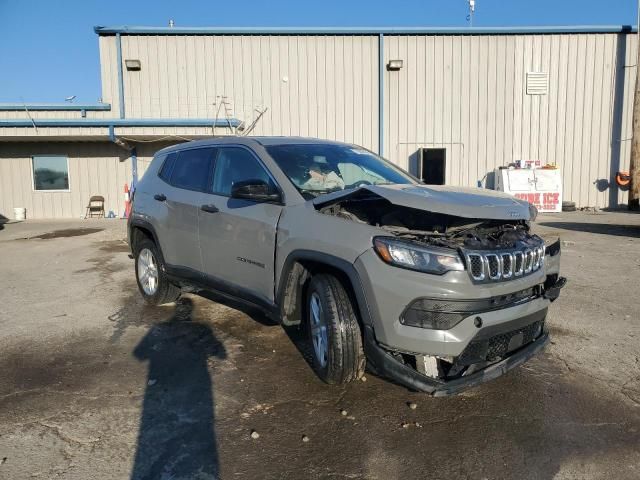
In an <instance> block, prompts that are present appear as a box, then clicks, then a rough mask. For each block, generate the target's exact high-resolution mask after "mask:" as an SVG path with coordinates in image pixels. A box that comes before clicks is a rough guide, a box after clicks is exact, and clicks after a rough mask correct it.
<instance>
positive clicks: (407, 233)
mask: <svg viewBox="0 0 640 480" xmlns="http://www.w3.org/2000/svg"><path fill="white" fill-rule="evenodd" d="M319 211H320V213H323V214H325V215H333V216H336V217H339V218H344V219H346V220H351V221H354V222H358V223H363V224H368V225H371V226H375V227H379V228H382V229H384V230H386V231H388V232H389V233H390V234H392V235H394V236H396V237H399V238H404V239H407V240H413V241H417V242H421V243H425V244H429V245H435V246H441V247H449V248H453V249H458V248H466V249H472V250H494V249H495V250H504V249H512V248H515V247H516V246H517V245H518V244H521V243H528V241H529V240H530V239H533V238H537V237H535V236H533V235H531V234H530V228H529V222H527V221H526V220H486V219H472V218H463V217H458V216H454V215H448V214H443V213H434V212H429V211H426V210H421V209H415V208H410V207H406V206H399V205H394V204H392V203H391V202H390V201H389V200H387V199H385V198H382V197H380V196H378V195H376V194H375V193H373V192H370V191H367V190H359V191H357V192H354V194H353V195H351V196H349V197H346V198H344V197H343V198H340V199H338V200H337V201H336V202H334V203H330V204H325V205H322V206H320V208H319Z"/></svg>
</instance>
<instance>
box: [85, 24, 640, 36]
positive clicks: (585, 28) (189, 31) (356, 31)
mask: <svg viewBox="0 0 640 480" xmlns="http://www.w3.org/2000/svg"><path fill="white" fill-rule="evenodd" d="M93 30H94V31H95V32H96V33H97V34H98V35H115V34H121V35H380V34H384V35H418V34H422V35H510V34H515V35H518V34H520V35H523V34H551V33H631V32H636V31H637V28H636V26H633V25H569V26H538V27H536V26H532V27H472V28H471V27H144V26H130V25H116V26H110V27H109V26H96V27H94V28H93Z"/></svg>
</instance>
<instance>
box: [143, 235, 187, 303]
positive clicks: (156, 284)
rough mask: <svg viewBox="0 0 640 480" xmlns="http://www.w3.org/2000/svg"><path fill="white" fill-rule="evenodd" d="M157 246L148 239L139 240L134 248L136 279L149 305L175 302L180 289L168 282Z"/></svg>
mask: <svg viewBox="0 0 640 480" xmlns="http://www.w3.org/2000/svg"><path fill="white" fill-rule="evenodd" d="M161 261H162V260H161V257H160V255H159V252H158V247H157V246H156V244H155V243H153V241H151V240H150V239H145V240H143V241H142V242H140V245H138V248H137V249H136V280H137V282H138V289H139V290H140V293H141V294H142V296H143V298H144V300H145V301H146V302H147V303H149V304H151V305H163V304H165V303H171V302H175V301H176V300H177V299H178V298H179V297H180V289H179V288H178V287H176V286H175V285H174V284H172V283H171V282H169V279H168V278H167V275H166V273H165V272H164V269H163V268H162V264H161V263H160V262H161Z"/></svg>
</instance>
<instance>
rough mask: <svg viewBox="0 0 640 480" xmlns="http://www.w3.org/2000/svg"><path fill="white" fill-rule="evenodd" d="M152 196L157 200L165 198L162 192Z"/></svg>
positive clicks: (160, 200) (161, 200)
mask: <svg viewBox="0 0 640 480" xmlns="http://www.w3.org/2000/svg"><path fill="white" fill-rule="evenodd" d="M153 198H154V199H155V200H157V201H159V202H164V201H165V200H166V199H167V197H166V196H165V194H164V193H156V194H155V195H154V196H153Z"/></svg>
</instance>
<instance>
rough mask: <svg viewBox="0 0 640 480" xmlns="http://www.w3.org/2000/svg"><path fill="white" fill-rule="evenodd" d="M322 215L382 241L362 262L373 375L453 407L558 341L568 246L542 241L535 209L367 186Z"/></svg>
mask: <svg viewBox="0 0 640 480" xmlns="http://www.w3.org/2000/svg"><path fill="white" fill-rule="evenodd" d="M314 207H315V209H316V210H317V211H318V212H320V213H322V214H325V215H330V216H334V217H338V218H342V219H345V220H349V221H351V222H355V223H356V224H362V225H366V226H369V227H375V228H377V229H378V231H379V234H378V235H375V236H374V237H373V239H372V245H371V248H370V249H368V250H367V251H366V252H365V253H363V254H362V255H361V256H360V257H359V258H358V259H357V261H356V262H355V267H356V269H357V271H358V275H359V277H360V279H361V281H362V283H363V287H364V293H365V296H366V299H367V304H368V309H369V312H368V313H369V315H370V317H371V321H370V322H364V323H365V324H364V332H363V334H364V341H365V351H366V355H367V360H368V362H369V366H370V368H372V369H373V370H374V371H375V372H377V373H378V374H380V375H383V376H386V377H388V378H391V379H393V380H395V381H397V382H398V383H401V384H403V385H405V386H408V387H410V388H412V389H415V390H421V391H425V392H429V393H431V394H433V395H437V396H440V395H450V394H454V393H457V392H459V391H461V390H463V389H466V388H468V387H470V386H473V385H476V384H479V383H482V382H485V381H487V380H490V379H492V378H495V377H497V376H500V375H501V374H503V373H505V372H506V371H508V370H509V369H511V368H513V367H515V366H517V365H520V364H522V363H523V362H525V361H526V360H527V359H529V358H530V357H532V356H533V355H535V354H536V353H538V352H539V351H540V350H542V348H544V346H545V345H546V344H547V343H548V341H549V335H548V331H547V328H546V325H545V320H546V315H547V308H548V306H549V304H550V303H551V302H552V301H554V300H555V299H556V298H557V297H558V295H559V291H560V289H561V288H562V287H563V286H564V284H565V282H566V280H565V279H564V278H562V277H560V276H559V273H560V272H559V261H560V242H559V240H558V241H555V242H553V243H551V244H546V243H545V242H544V240H543V239H542V238H540V237H539V236H537V235H535V234H533V233H532V231H531V221H533V220H534V219H535V215H536V211H535V208H534V207H532V206H530V205H529V204H528V203H526V202H522V201H520V200H517V199H515V198H513V197H511V196H508V195H506V194H501V193H498V192H490V191H486V190H479V189H459V188H455V189H454V188H449V187H436V186H424V185H415V184H414V185H375V186H374V185H371V186H369V185H367V186H362V187H360V188H358V189H355V190H351V191H348V192H347V191H342V192H337V193H334V194H327V195H323V196H322V197H319V198H318V199H316V200H315V201H314Z"/></svg>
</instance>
